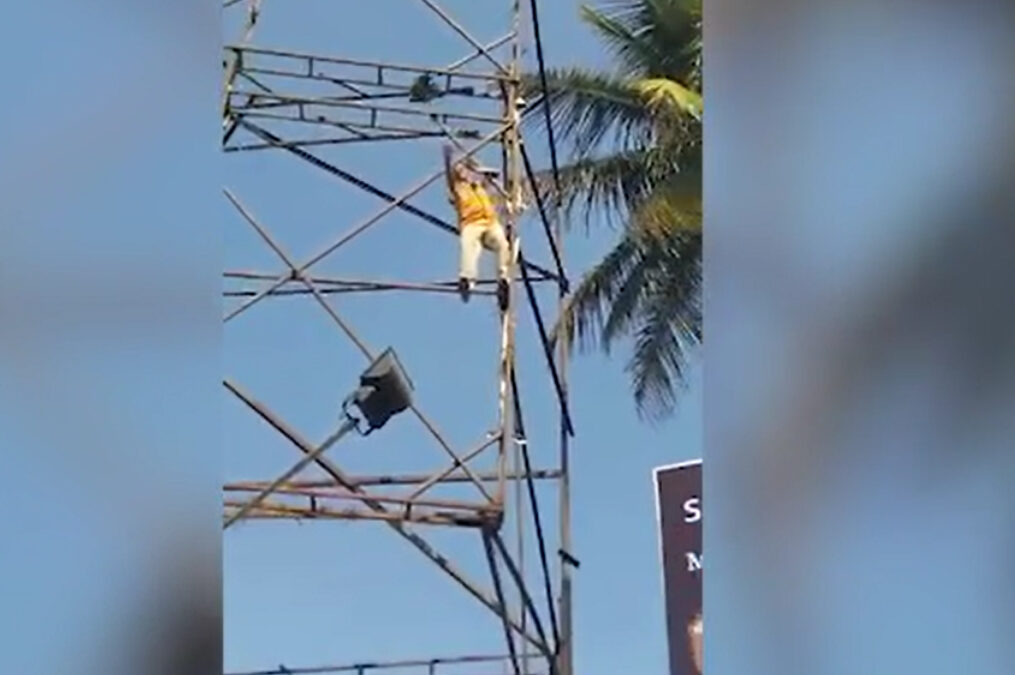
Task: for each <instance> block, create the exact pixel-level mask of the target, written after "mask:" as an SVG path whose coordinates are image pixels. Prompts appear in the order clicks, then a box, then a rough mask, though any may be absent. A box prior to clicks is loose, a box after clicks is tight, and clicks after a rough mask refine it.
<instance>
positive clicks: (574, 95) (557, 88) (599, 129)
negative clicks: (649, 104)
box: [522, 68, 654, 157]
mask: <svg viewBox="0 0 1015 675" xmlns="http://www.w3.org/2000/svg"><path fill="white" fill-rule="evenodd" d="M546 84H547V92H548V94H549V99H550V109H551V111H552V117H551V124H553V128H554V131H555V132H556V135H557V140H558V141H560V142H561V143H569V144H570V145H571V146H572V150H573V156H574V157H580V156H584V155H585V154H587V153H588V152H589V151H591V150H592V149H593V148H595V147H596V146H598V145H599V144H600V143H602V142H603V141H604V140H610V141H612V142H613V143H614V144H616V145H618V146H620V147H630V146H631V145H632V144H634V142H635V141H640V140H642V139H645V138H646V137H648V135H649V134H650V133H651V131H652V127H653V122H654V120H653V115H652V111H651V110H649V109H648V108H646V106H645V103H644V98H643V95H642V94H641V92H639V91H638V89H636V88H635V87H633V86H632V84H631V82H630V80H626V79H622V78H619V77H616V76H613V75H607V74H603V73H596V72H592V71H589V70H585V69H582V68H570V69H563V70H561V69H549V70H547V72H546ZM522 91H523V93H524V94H525V95H526V96H527V97H529V98H532V97H534V96H538V95H539V94H540V93H541V92H542V85H541V81H540V78H539V76H538V75H526V76H525V77H523V78H522ZM527 121H530V122H533V123H536V124H538V125H539V126H540V127H543V126H545V122H544V118H543V116H542V115H539V114H531V115H530V116H529V117H528V118H527Z"/></svg>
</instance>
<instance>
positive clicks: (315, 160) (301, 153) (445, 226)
mask: <svg viewBox="0 0 1015 675" xmlns="http://www.w3.org/2000/svg"><path fill="white" fill-rule="evenodd" d="M237 123H238V124H240V125H241V126H243V127H244V128H245V129H246V130H247V131H249V132H251V133H252V134H254V135H255V136H258V137H259V138H261V139H262V140H264V141H267V142H268V143H271V144H272V145H277V146H279V148H280V149H282V150H287V151H289V152H291V153H292V154H294V155H296V156H297V157H299V158H301V159H305V160H306V161H308V162H310V163H311V164H313V165H314V166H316V167H317V168H319V169H324V170H325V171H327V172H328V173H330V174H332V175H333V176H337V177H339V178H341V179H342V180H345V181H348V182H350V183H352V184H353V185H355V186H356V187H358V188H360V189H361V190H364V191H366V192H369V193H370V194H372V195H375V196H377V197H380V198H381V199H384V200H386V201H388V202H394V201H396V197H395V196H394V195H391V194H389V193H387V192H385V191H383V190H381V189H379V188H377V187H374V186H373V185H371V184H370V183H368V182H366V181H365V180H363V179H362V178H358V177H356V176H354V175H352V174H351V173H349V172H348V171H343V170H342V169H340V168H338V167H337V166H335V165H334V164H330V163H329V162H326V161H324V160H323V159H321V158H320V157H318V156H317V155H313V154H311V153H309V152H307V151H306V150H303V149H302V148H296V147H293V146H290V145H282V144H283V143H285V141H283V140H282V139H281V138H279V137H278V136H276V135H275V134H273V133H271V132H270V131H268V130H267V129H264V128H262V127H260V126H258V125H256V124H253V123H251V122H248V121H247V120H245V119H243V118H242V117H241V118H238V119H237ZM397 208H400V209H402V210H403V211H406V212H408V213H411V214H412V215H414V216H419V217H420V218H422V219H423V220H425V221H426V222H428V223H431V224H432V225H436V226H437V227H439V228H441V229H442V230H444V231H446V232H450V233H451V234H454V235H455V236H458V228H456V227H455V226H454V225H452V224H451V223H449V222H447V221H446V220H442V219H441V218H438V217H437V216H435V215H433V214H431V213H428V212H426V211H424V210H423V209H421V208H419V207H416V206H413V205H412V204H409V203H407V202H404V201H403V202H400V203H399V204H398V206H397ZM521 263H522V264H521V265H519V267H520V268H521V269H522V270H523V272H524V271H525V270H526V269H531V270H533V271H535V272H539V273H540V274H542V275H544V276H546V277H548V278H550V279H557V277H556V275H554V274H553V272H551V271H550V270H548V269H545V268H543V267H540V266H539V265H537V264H535V263H533V262H529V261H528V260H526V259H524V258H521Z"/></svg>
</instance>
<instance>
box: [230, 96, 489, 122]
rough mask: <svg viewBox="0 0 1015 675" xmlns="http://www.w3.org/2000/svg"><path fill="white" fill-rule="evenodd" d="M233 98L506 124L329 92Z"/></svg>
mask: <svg viewBox="0 0 1015 675" xmlns="http://www.w3.org/2000/svg"><path fill="white" fill-rule="evenodd" d="M229 96H230V98H232V97H234V96H245V97H247V98H248V103H245V104H243V105H232V104H230V106H229V110H230V111H231V112H236V113H240V112H243V111H244V110H257V109H258V108H261V107H266V106H267V107H279V106H288V105H297V106H321V107H325V108H348V109H350V110H362V111H365V112H379V113H392V114H398V115H409V116H415V117H427V118H429V117H438V118H440V119H454V120H469V121H471V122H486V123H488V124H506V123H507V121H506V120H505V119H504V118H502V117H493V116H492V115H478V114H475V113H460V112H451V111H448V110H437V109H423V108H409V107H404V106H397V105H381V104H378V103H370V102H368V101H349V100H345V99H338V98H328V97H326V96H304V95H300V94H280V93H272V94H268V93H266V92H256V91H249V90H246V89H234V90H233V91H231V92H229Z"/></svg>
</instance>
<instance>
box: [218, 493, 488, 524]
mask: <svg viewBox="0 0 1015 675" xmlns="http://www.w3.org/2000/svg"><path fill="white" fill-rule="evenodd" d="M225 506H226V514H225V515H226V517H227V518H232V517H233V515H234V513H235V511H236V510H239V509H243V508H246V507H247V506H248V502H245V501H232V500H229V501H226V502H225ZM498 518H499V515H488V514H475V513H473V514H467V513H461V512H458V513H456V512H453V511H435V510H429V509H415V508H404V509H391V510H389V511H386V512H383V513H382V512H380V511H372V510H369V509H358V508H342V509H339V508H333V507H329V506H319V505H318V506H314V507H302V506H290V505H288V504H280V503H278V502H269V501H265V502H262V503H261V504H259V505H257V506H255V507H253V508H251V509H249V512H248V513H247V514H246V515H244V516H243V518H242V519H243V520H381V521H386V522H388V523H416V524H418V525H449V526H454V527H468V528H483V527H489V526H490V525H491V524H492V523H495V522H497V520H498Z"/></svg>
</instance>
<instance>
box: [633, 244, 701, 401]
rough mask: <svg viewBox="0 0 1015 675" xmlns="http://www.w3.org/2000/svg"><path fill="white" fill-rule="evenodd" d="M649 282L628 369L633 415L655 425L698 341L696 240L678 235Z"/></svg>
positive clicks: (672, 397) (698, 254)
mask: <svg viewBox="0 0 1015 675" xmlns="http://www.w3.org/2000/svg"><path fill="white" fill-rule="evenodd" d="M670 243H671V246H669V247H668V251H669V253H668V254H667V255H666V256H664V257H663V258H662V261H663V262H662V264H661V265H660V267H659V269H658V270H656V272H657V276H655V277H654V278H653V279H651V280H650V281H649V282H648V287H647V289H646V291H645V292H646V295H647V297H646V298H645V299H644V300H643V303H642V307H641V311H640V312H639V314H638V317H637V319H638V320H639V321H638V328H637V330H636V333H635V344H634V351H633V353H632V356H631V359H630V361H629V362H628V365H627V371H628V373H629V374H630V376H631V381H632V385H633V388H634V399H635V403H636V405H637V409H638V413H639V415H641V416H642V417H643V418H648V419H650V420H652V421H657V420H659V419H662V418H664V417H666V416H667V415H669V414H670V413H671V412H672V411H673V410H674V408H675V406H676V401H677V395H678V393H679V391H680V390H681V388H682V387H683V385H684V382H685V381H686V368H687V360H688V356H689V353H690V351H691V350H693V349H694V348H695V347H696V346H697V345H698V344H700V342H701V337H702V334H701V288H700V279H701V269H700V261H701V238H700V237H677V238H675V239H673V240H671V242H670Z"/></svg>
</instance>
